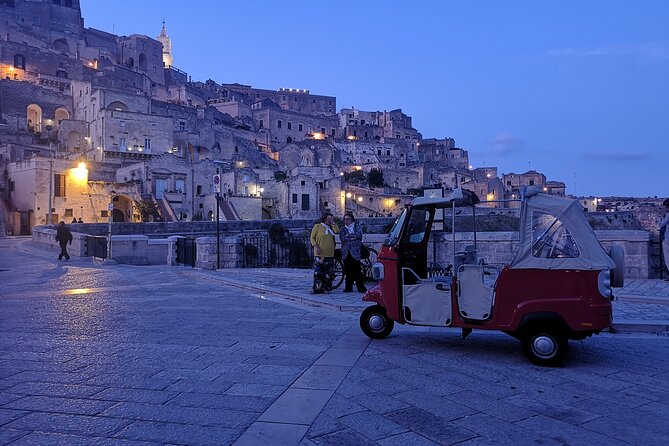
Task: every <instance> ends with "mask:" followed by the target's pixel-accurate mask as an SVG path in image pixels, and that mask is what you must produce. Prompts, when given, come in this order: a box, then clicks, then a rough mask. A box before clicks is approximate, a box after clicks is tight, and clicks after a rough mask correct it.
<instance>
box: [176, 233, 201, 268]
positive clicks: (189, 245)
mask: <svg viewBox="0 0 669 446" xmlns="http://www.w3.org/2000/svg"><path fill="white" fill-rule="evenodd" d="M196 262H197V244H196V243H195V238H193V237H188V238H179V239H177V264H178V265H190V266H192V267H195V263H196Z"/></svg>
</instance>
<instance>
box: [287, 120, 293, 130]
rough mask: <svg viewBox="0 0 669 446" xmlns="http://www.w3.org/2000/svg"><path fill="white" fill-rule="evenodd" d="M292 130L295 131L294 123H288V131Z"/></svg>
mask: <svg viewBox="0 0 669 446" xmlns="http://www.w3.org/2000/svg"><path fill="white" fill-rule="evenodd" d="M292 129H293V123H292V122H290V121H288V130H292Z"/></svg>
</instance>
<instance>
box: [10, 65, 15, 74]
mask: <svg viewBox="0 0 669 446" xmlns="http://www.w3.org/2000/svg"><path fill="white" fill-rule="evenodd" d="M13 71H14V65H10V66H9V72H10V73H11V72H13Z"/></svg>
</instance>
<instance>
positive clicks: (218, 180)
mask: <svg viewBox="0 0 669 446" xmlns="http://www.w3.org/2000/svg"><path fill="white" fill-rule="evenodd" d="M214 188H215V189H216V269H219V268H220V267H221V221H220V219H219V213H220V209H219V207H220V199H221V177H220V176H219V174H218V167H217V168H216V176H214Z"/></svg>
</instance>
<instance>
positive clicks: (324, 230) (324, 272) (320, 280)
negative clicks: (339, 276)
mask: <svg viewBox="0 0 669 446" xmlns="http://www.w3.org/2000/svg"><path fill="white" fill-rule="evenodd" d="M338 232H339V227H338V226H337V224H336V223H335V222H334V218H333V217H332V214H331V213H330V212H325V213H324V214H323V215H322V216H321V218H320V219H319V220H318V223H316V224H315V225H314V227H313V228H312V229H311V246H313V248H314V284H313V287H312V292H313V293H314V294H321V293H329V292H330V291H332V279H333V277H332V275H333V269H334V254H335V234H337V233H338Z"/></svg>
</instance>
